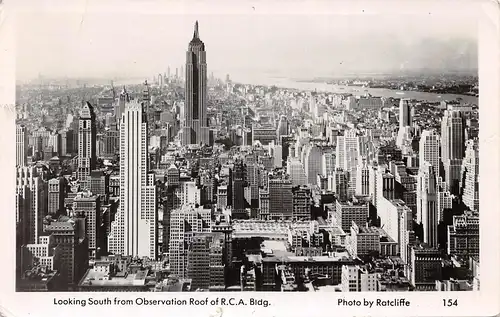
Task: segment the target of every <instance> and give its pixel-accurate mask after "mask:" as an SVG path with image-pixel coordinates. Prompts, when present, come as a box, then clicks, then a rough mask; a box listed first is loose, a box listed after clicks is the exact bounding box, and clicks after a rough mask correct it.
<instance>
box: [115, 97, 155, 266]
mask: <svg viewBox="0 0 500 317" xmlns="http://www.w3.org/2000/svg"><path fill="white" fill-rule="evenodd" d="M147 130H148V129H147V121H146V113H145V112H144V109H143V105H142V104H140V103H139V102H137V101H132V102H130V103H127V104H126V106H125V113H124V114H123V117H122V120H121V123H120V207H119V210H118V212H117V214H116V218H115V221H114V222H113V223H112V225H111V233H110V235H109V239H108V250H109V251H110V252H112V253H114V254H121V255H126V256H128V255H131V256H139V257H150V258H156V255H157V252H156V250H157V229H156V222H157V213H156V189H155V177H154V174H148V160H147V149H148V143H147Z"/></svg>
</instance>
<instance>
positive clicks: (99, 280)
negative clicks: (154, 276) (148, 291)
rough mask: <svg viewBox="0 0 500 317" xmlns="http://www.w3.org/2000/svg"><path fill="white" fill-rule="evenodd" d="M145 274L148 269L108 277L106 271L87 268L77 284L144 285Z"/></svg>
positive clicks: (92, 285)
mask: <svg viewBox="0 0 500 317" xmlns="http://www.w3.org/2000/svg"><path fill="white" fill-rule="evenodd" d="M147 275H148V270H140V271H137V273H135V274H131V273H126V272H124V274H119V275H118V274H117V276H113V277H110V276H109V274H108V272H107V271H97V270H94V269H88V270H87V272H86V273H85V275H84V276H83V278H82V279H81V281H80V284H79V285H80V286H88V287H99V286H106V287H123V286H144V285H146V276H147Z"/></svg>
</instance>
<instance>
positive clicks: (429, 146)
mask: <svg viewBox="0 0 500 317" xmlns="http://www.w3.org/2000/svg"><path fill="white" fill-rule="evenodd" d="M424 162H428V163H429V164H430V165H431V166H432V168H433V170H434V175H435V176H436V177H438V176H439V162H440V156H439V136H438V135H437V134H436V133H435V132H434V131H431V130H424V131H422V134H421V136H420V144H419V163H420V166H423V165H424Z"/></svg>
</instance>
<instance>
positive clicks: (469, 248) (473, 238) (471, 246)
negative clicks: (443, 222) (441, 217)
mask: <svg viewBox="0 0 500 317" xmlns="http://www.w3.org/2000/svg"><path fill="white" fill-rule="evenodd" d="M448 254H453V255H463V256H479V217H478V216H476V215H473V214H471V213H467V214H465V215H460V216H454V217H453V224H452V225H450V226H448Z"/></svg>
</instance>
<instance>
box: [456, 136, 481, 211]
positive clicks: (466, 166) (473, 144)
mask: <svg viewBox="0 0 500 317" xmlns="http://www.w3.org/2000/svg"><path fill="white" fill-rule="evenodd" d="M461 175H462V177H461V180H460V188H461V190H460V191H461V195H462V200H463V202H464V204H465V205H466V206H467V207H469V208H470V209H471V210H474V211H479V145H478V141H477V140H468V141H467V144H466V150H465V157H464V160H463V163H462V171H461Z"/></svg>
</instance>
